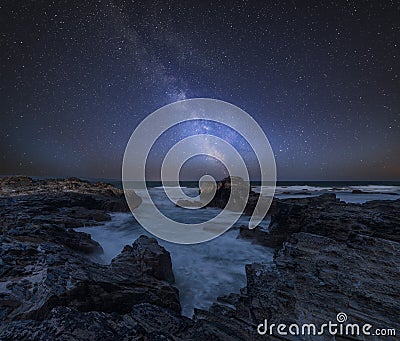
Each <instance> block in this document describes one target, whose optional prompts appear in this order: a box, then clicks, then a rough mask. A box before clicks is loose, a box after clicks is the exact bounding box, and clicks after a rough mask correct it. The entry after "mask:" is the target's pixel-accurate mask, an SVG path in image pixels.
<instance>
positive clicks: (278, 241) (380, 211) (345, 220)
mask: <svg viewBox="0 0 400 341" xmlns="http://www.w3.org/2000/svg"><path fill="white" fill-rule="evenodd" d="M398 212H400V200H387V201H369V202H366V203H364V204H350V203H347V204H346V203H345V202H342V201H340V200H338V199H337V198H336V196H335V194H323V195H320V196H318V197H309V198H301V199H285V200H274V202H273V204H272V206H271V210H270V214H271V223H270V226H269V229H268V231H267V232H265V231H263V230H262V229H261V228H259V227H257V228H255V229H254V230H249V229H248V228H246V227H244V226H243V227H241V229H240V235H241V236H242V237H244V238H253V239H254V240H255V241H257V242H258V243H260V244H263V245H265V246H268V247H273V248H280V247H281V246H282V244H283V243H284V242H285V241H286V240H288V238H289V237H290V236H291V235H292V234H293V233H297V232H307V233H312V234H318V235H322V236H326V237H332V238H334V239H336V240H342V241H346V240H347V239H348V238H349V236H350V235H351V234H354V233H356V234H361V235H368V236H373V237H379V238H384V239H388V240H394V241H397V242H400V216H399V213H398Z"/></svg>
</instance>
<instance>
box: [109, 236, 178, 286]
mask: <svg viewBox="0 0 400 341" xmlns="http://www.w3.org/2000/svg"><path fill="white" fill-rule="evenodd" d="M127 265H128V267H127ZM132 265H134V267H135V268H136V269H137V272H139V273H143V274H148V275H151V276H153V277H155V278H157V279H160V280H163V281H167V282H169V283H174V282H175V277H174V273H173V272H172V263H171V256H170V254H169V252H168V251H167V250H165V249H164V248H163V247H162V246H160V245H159V244H158V243H157V241H156V240H155V239H154V238H149V237H147V236H144V235H142V236H140V237H139V238H138V239H137V240H136V241H135V242H134V243H133V245H132V246H129V245H127V246H125V247H124V249H123V250H122V252H121V253H120V254H119V255H118V256H117V257H116V258H114V259H113V260H112V261H111V267H112V269H115V270H118V272H121V273H127V274H129V273H132Z"/></svg>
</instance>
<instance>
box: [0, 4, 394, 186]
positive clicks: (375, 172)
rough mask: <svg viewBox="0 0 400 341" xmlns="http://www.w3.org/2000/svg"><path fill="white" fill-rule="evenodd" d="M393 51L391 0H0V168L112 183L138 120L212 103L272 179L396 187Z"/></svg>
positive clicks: (162, 149)
mask: <svg viewBox="0 0 400 341" xmlns="http://www.w3.org/2000/svg"><path fill="white" fill-rule="evenodd" d="M399 51H400V4H399V2H392V1H376V2H361V1H332V2H324V1H321V2H315V3H312V2H310V1H299V2H295V1H287V2H284V1H276V2H275V3H273V2H269V1H267V2H266V3H264V1H226V2H221V1H210V2H205V1H182V2H180V4H178V2H159V1H152V2H150V1H143V2H133V1H28V0H26V1H25V0H10V1H1V2H0V103H1V107H0V108H1V112H0V148H1V150H0V174H3V175H5V174H28V175H37V176H80V177H91V178H120V174H121V162H122V157H123V153H124V149H125V146H126V143H127V142H128V139H129V137H130V135H131V134H132V132H133V130H134V129H135V127H136V126H137V125H138V124H139V122H140V121H141V120H142V119H144V118H145V117H146V116H147V115H148V114H150V113H151V112H153V111H154V110H156V109H158V108H159V107H161V106H163V105H165V104H168V103H172V102H174V101H176V100H179V99H185V98H193V97H211V98H216V99H221V100H224V101H227V102H230V103H232V104H235V105H236V106H238V107H240V108H242V109H243V110H245V111H246V112H248V113H249V114H250V115H252V116H253V117H254V119H255V120H256V121H257V122H258V123H259V124H260V126H261V127H262V128H263V130H264V131H265V133H266V135H267V137H268V139H269V140H270V143H271V146H272V148H273V151H274V154H275V158H276V164H277V172H278V173H277V174H278V179H280V180H300V179H304V180H335V179H337V180H346V179H348V180H355V179H358V180H400V158H399V155H400V134H399V133H400V53H399ZM177 129H181V132H182V136H185V135H188V132H190V133H196V132H200V133H201V132H205V131H206V132H210V131H211V132H213V130H215V132H216V134H217V135H218V134H219V135H220V136H222V137H223V136H225V135H227V136H228V135H229V134H231V132H229V131H225V130H224V129H225V128H223V127H221V126H219V127H217V126H215V125H212V124H211V125H207V122H203V123H200V124H199V123H197V124H196V125H195V126H192V127H190V126H182V127H177ZM174 136H176V134H175V135H174ZM229 136H230V135H229ZM164 140H167V139H164ZM234 140H235V141H236V139H234ZM167 142H168V141H167ZM239 144H240V146H242V147H243V144H242V143H239ZM159 145H160V146H159V149H158V150H157V154H158V155H162V154H164V153H165V152H166V151H167V148H168V143H160V144H159ZM240 146H237V147H239V149H240ZM160 157H161V156H160ZM152 161H154V160H152ZM154 162H155V161H154ZM155 163H156V162H155ZM196 167H197V169H198V167H199V164H197V166H196Z"/></svg>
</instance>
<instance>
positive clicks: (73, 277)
mask: <svg viewBox="0 0 400 341" xmlns="http://www.w3.org/2000/svg"><path fill="white" fill-rule="evenodd" d="M146 238H147V237H146ZM146 242H147V243H148V244H149V245H152V249H151V252H149V251H148V250H147V249H146V247H142V248H141V247H139V246H138V244H140V241H139V243H137V245H134V246H133V247H132V257H130V258H129V257H120V258H119V259H118V262H117V263H118V266H113V265H109V266H108V265H101V264H97V263H93V262H91V261H90V260H89V259H88V258H86V257H84V256H80V255H79V254H77V253H74V252H71V251H70V250H69V249H66V248H64V247H63V246H62V245H61V244H59V243H58V244H55V243H53V242H41V243H33V242H18V241H16V240H14V241H12V242H4V241H3V243H2V248H1V249H0V252H1V253H0V257H1V259H2V262H3V273H2V275H1V282H0V306H1V307H2V309H1V310H0V311H1V313H0V319H2V320H15V319H39V320H42V319H45V318H46V317H47V315H48V313H49V312H50V310H51V309H52V308H53V307H55V306H68V307H73V308H76V309H78V310H80V311H91V310H96V311H104V312H119V313H126V312H129V311H130V309H131V308H132V306H133V305H134V304H138V303H143V302H149V303H154V304H157V305H159V306H162V307H167V308H169V309H171V310H173V311H176V312H178V313H179V312H180V309H181V308H180V303H179V294H178V291H177V289H176V288H174V287H173V286H171V285H170V284H169V283H168V282H167V281H166V280H164V279H163V278H162V277H163V276H164V277H165V279H168V280H171V279H173V275H172V268H171V263H170V259H169V258H168V257H169V254H166V253H165V252H166V251H165V250H164V249H163V248H161V247H160V246H158V244H157V242H156V241H155V240H154V239H151V240H147V241H146ZM135 257H137V258H135ZM147 257H148V258H147ZM168 259H169V264H168V261H167V260H168ZM157 260H158V262H157ZM160 264H162V265H163V267H162V268H161V269H162V270H160V268H158V266H159V265H160ZM168 265H169V268H168ZM153 266H154V268H153ZM153 274H156V275H158V276H159V278H156V277H154V276H153Z"/></svg>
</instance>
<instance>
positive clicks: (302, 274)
mask: <svg viewBox="0 0 400 341" xmlns="http://www.w3.org/2000/svg"><path fill="white" fill-rule="evenodd" d="M58 181H59V180H58ZM76 181H77V180H73V182H76ZM5 183H6V187H7V186H8V187H7V188H8V189H7V190H6V192H9V191H10V188H13V186H14V189H15V192H12V193H16V192H18V193H19V195H14V194H6V195H4V196H3V197H2V198H1V199H0V218H1V219H0V227H1V237H0V340H15V339H18V340H53V339H57V340H109V339H116V340H136V339H137V340H141V339H144V340H161V339H162V340H264V339H266V338H267V339H270V340H278V339H279V340H282V339H287V340H293V339H298V338H299V337H298V336H297V337H291V336H289V335H288V336H279V337H278V335H273V336H270V335H268V336H261V335H258V333H257V326H258V325H259V324H261V323H263V321H264V319H268V321H269V323H270V324H272V323H275V324H280V323H286V324H287V325H289V324H292V323H296V324H299V325H301V324H303V323H306V324H310V323H313V324H315V325H317V326H320V325H322V324H323V323H327V322H328V321H333V322H334V323H336V314H337V313H339V312H344V313H346V314H347V315H348V322H349V323H356V322H357V323H359V324H360V325H362V324H365V323H369V324H371V325H372V326H373V328H374V329H375V328H395V329H397V331H398V330H399V329H400V322H399V320H398V311H399V310H400V270H399V269H400V238H399V236H400V233H399V232H400V231H399V229H400V200H396V201H373V202H367V203H365V204H346V203H344V202H340V201H339V200H337V198H336V197H335V196H334V195H323V196H320V197H312V198H301V199H286V200H275V201H274V203H273V205H272V207H271V211H270V213H271V224H270V226H269V229H268V230H267V231H265V230H263V229H260V228H257V229H254V230H249V229H247V228H246V229H242V230H241V231H240V234H241V236H242V237H245V238H252V239H253V240H254V241H255V242H258V243H262V244H264V245H268V246H270V247H274V248H275V250H276V251H275V257H274V261H273V263H272V264H271V263H267V262H263V260H262V259H260V261H259V263H253V264H249V265H247V266H246V275H247V285H246V287H245V288H243V289H242V290H241V292H240V293H237V294H229V295H226V296H224V297H220V298H219V299H218V300H217V302H215V303H214V304H213V305H212V307H211V308H210V309H209V310H208V311H205V310H201V309H195V313H194V316H193V318H192V319H189V318H186V317H183V316H181V315H180V304H179V294H178V291H177V290H176V288H174V286H173V284H172V283H173V282H174V274H173V272H172V264H171V258H170V255H169V253H168V252H167V251H166V250H165V249H164V248H162V247H161V246H159V245H158V243H157V241H156V240H155V239H153V238H148V237H144V236H142V237H140V238H139V239H138V240H137V241H135V242H134V243H133V244H132V245H131V246H126V247H125V248H124V249H123V251H122V252H121V253H120V254H119V255H118V256H117V257H116V258H114V259H113V260H112V262H111V264H110V265H101V264H97V263H94V262H92V261H91V260H90V259H89V258H88V257H87V255H88V254H94V253H96V252H101V251H102V250H101V247H100V245H99V244H97V243H96V242H95V241H93V240H92V239H91V238H90V235H88V234H85V233H79V232H75V231H74V230H72V229H70V227H72V226H76V224H78V223H84V224H89V223H96V222H97V223H98V222H99V221H103V219H104V220H105V219H109V218H106V216H103V214H105V215H107V214H108V213H107V212H106V211H104V209H103V208H102V207H103V206H102V205H103V203H104V201H102V199H101V198H100V197H101V196H100V197H99V196H97V195H96V194H95V193H89V192H90V191H91V190H89V189H88V193H80V192H71V193H68V192H67V193H66V192H62V191H60V192H58V193H47V192H41V193H37V192H34V191H32V192H30V193H29V194H26V195H24V194H23V192H22V191H20V190H18V187H19V186H25V188H28V189H29V188H31V186H32V183H34V181H33V180H32V181H31V180H29V178H25V177H20V178H18V179H14V180H12V179H8V180H7V181H6V182H5ZM16 184H18V185H16ZM85 186H86V185H83V187H85ZM88 186H89V185H88ZM228 187H229V186H228V185H226V186H225V185H224V186H222V187H221V188H223V189H222V191H225V190H226V191H228ZM221 188H220V189H221ZM29 191H30V190H29ZM87 196H89V197H90V198H89V197H87ZM112 197H113V198H114V196H112ZM222 197H223V196H222V192H221V197H220V198H221V200H222ZM221 203H222V201H221ZM96 219H97V220H96ZM266 259H267V258H266ZM318 339H319V340H331V339H332V336H330V335H328V334H324V335H322V336H319V337H318ZM338 339H339V337H338Z"/></svg>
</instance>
